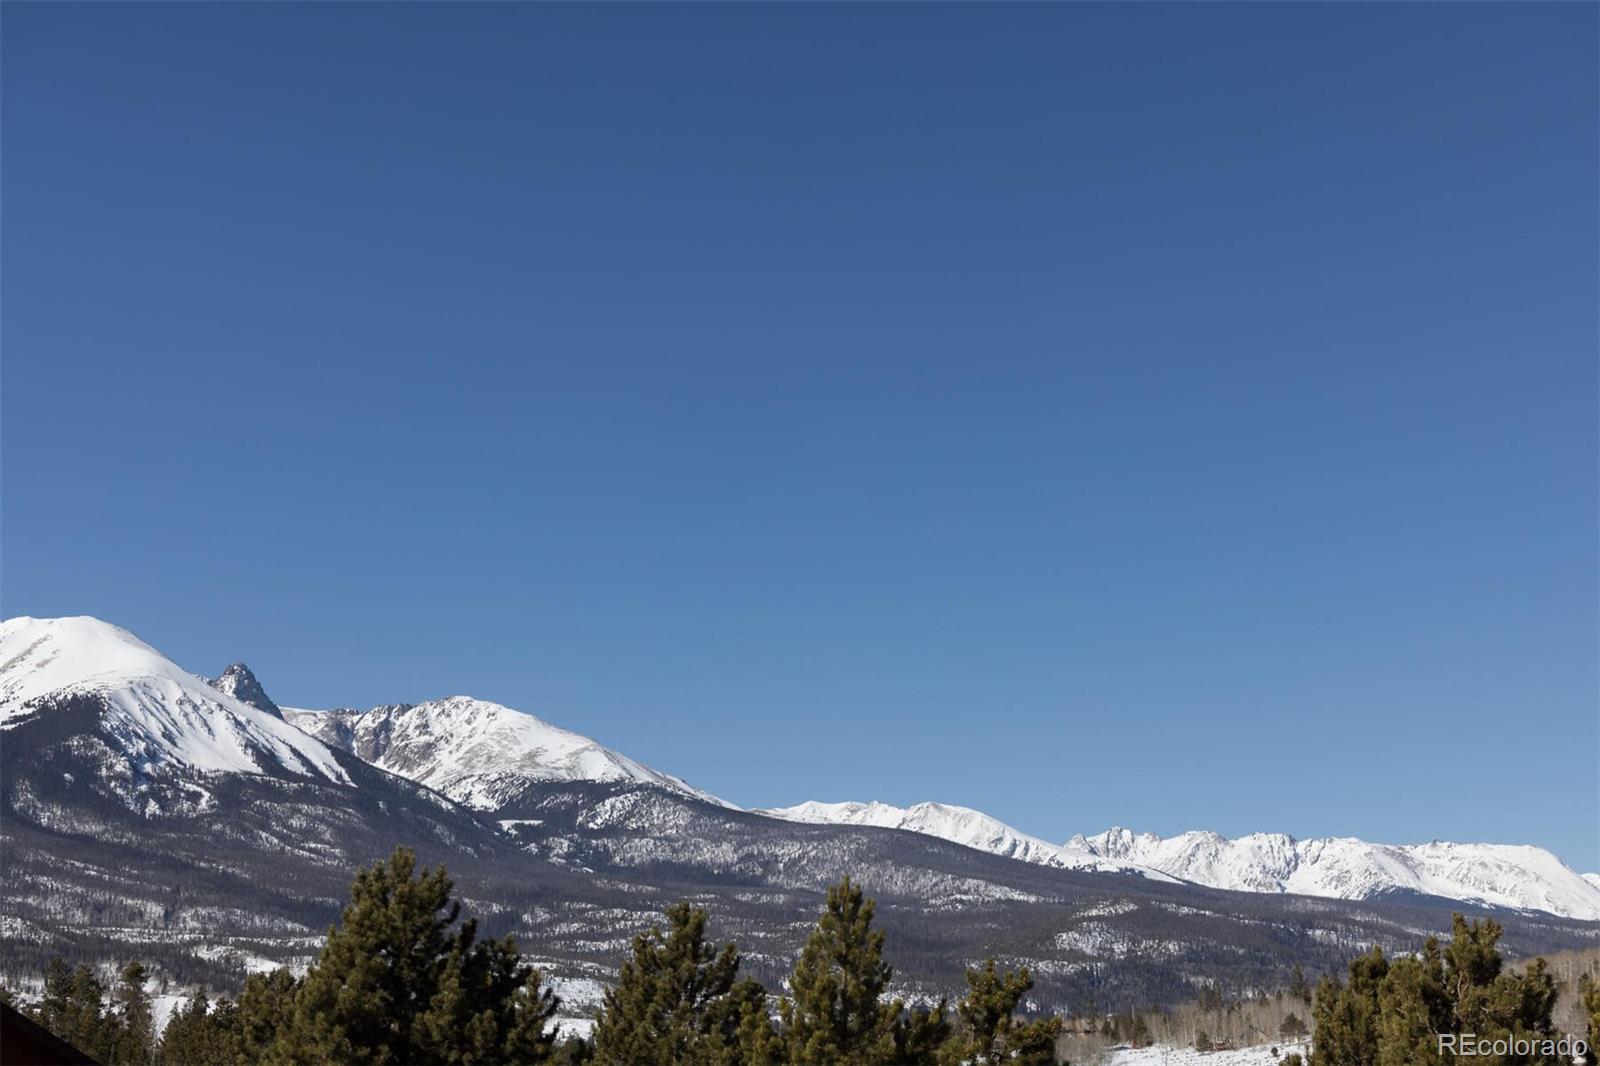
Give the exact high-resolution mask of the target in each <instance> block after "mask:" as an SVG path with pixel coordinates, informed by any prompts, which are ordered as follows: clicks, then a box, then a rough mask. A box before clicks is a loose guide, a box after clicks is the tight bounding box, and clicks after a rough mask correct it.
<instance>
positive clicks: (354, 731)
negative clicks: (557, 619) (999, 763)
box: [0, 617, 1600, 921]
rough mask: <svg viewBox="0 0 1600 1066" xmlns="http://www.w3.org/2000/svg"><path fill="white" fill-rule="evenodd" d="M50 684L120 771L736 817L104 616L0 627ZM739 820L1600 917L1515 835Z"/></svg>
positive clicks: (790, 812) (1, 701)
mask: <svg viewBox="0 0 1600 1066" xmlns="http://www.w3.org/2000/svg"><path fill="white" fill-rule="evenodd" d="M61 693H92V694H95V695H96V696H97V697H98V698H100V699H102V700H104V702H105V707H106V711H105V722H106V723H107V728H109V729H110V730H111V732H112V733H113V734H114V735H115V736H116V737H117V738H119V739H118V741H117V742H118V743H119V744H122V745H124V746H125V747H126V748H127V749H128V750H129V751H130V752H132V755H133V758H132V761H131V762H130V766H132V767H133V768H132V769H131V770H129V771H128V774H129V776H130V778H131V777H136V776H137V775H138V773H147V772H153V771H154V770H155V769H156V768H158V766H159V765H160V764H161V763H162V762H163V761H164V760H165V761H170V762H173V763H177V764H180V765H183V766H186V767H188V768H189V769H191V770H193V771H197V772H200V773H212V772H226V771H233V772H242V773H262V772H269V771H270V768H271V767H273V766H281V767H284V768H286V769H287V770H288V771H290V772H291V773H299V774H309V775H312V776H319V777H325V778H327V779H328V780H330V781H334V782H342V783H346V784H348V783H349V781H350V778H349V775H348V773H346V772H345V770H344V769H343V768H342V767H341V766H340V765H339V762H338V759H336V758H335V757H334V752H342V753H345V754H347V755H350V756H354V757H356V758H358V759H360V760H362V762H364V763H366V764H368V765H370V766H372V767H375V768H376V769H378V770H381V771H383V772H385V773H390V774H394V775H396V776H399V777H401V778H404V779H407V780H409V781H411V782H413V783H415V784H419V785H422V786H424V787H425V788H427V789H429V790H431V791H432V792H434V793H437V794H438V795H439V796H441V797H443V798H444V799H445V800H448V801H451V802H455V803H458V804H461V805H462V806H463V807H465V808H467V809H469V810H473V811H478V812H494V811H505V810H510V811H512V812H513V813H516V812H517V811H519V810H520V809H521V808H523V807H526V806H528V805H529V803H534V804H535V805H536V803H537V797H538V795H539V793H540V792H541V791H545V790H548V789H549V788H551V787H554V786H557V785H570V784H585V783H589V784H618V785H627V786H645V787H649V788H656V789H661V790H663V791H664V792H667V793H671V794H674V795H677V796H680V797H683V798H686V799H690V800H694V801H698V802H704V803H709V804H712V805H714V806H717V807H721V808H725V809H729V810H737V809H738V808H736V807H734V805H732V804H729V803H727V802H726V801H723V800H721V799H719V798H717V797H716V796H713V795H712V794H710V793H708V792H705V791H704V790H701V789H699V788H696V787H694V786H692V785H690V784H688V783H687V782H685V781H683V780H682V779H681V778H678V777H675V776H673V775H671V774H667V773H664V772H661V771H659V770H655V769H652V768H651V767H648V766H646V765H644V764H643V763H640V762H637V761H636V760H634V759H631V758H629V757H628V756H626V755H622V754H621V753H619V752H617V751H614V750H612V749H610V748H607V747H605V746H603V745H601V744H599V743H598V742H597V741H594V740H592V739H591V738H589V737H585V736H582V735H581V734H578V733H575V732H572V731H571V730H567V729H563V728H561V727H559V726H555V725H552V724H551V723H549V722H546V721H544V720H543V719H540V718H538V717H535V716H534V715H531V714H527V713H524V712H521V711H517V710H514V709H512V708H509V707H505V706H502V705H500V704H496V703H492V702H490V701H486V700H479V699H475V698H473V697H469V696H450V697H444V698H442V699H435V700H424V701H422V702H420V703H414V704H393V705H385V706H380V707H375V708H371V709H369V710H364V711H358V710H351V709H341V710H332V711H310V710H304V709H298V708H280V707H279V706H278V705H277V704H276V703H274V702H273V701H272V700H271V698H270V697H269V696H268V695H267V693H266V691H265V689H264V688H263V687H262V685H261V683H260V681H259V680H258V679H257V678H256V677H255V675H254V674H253V673H252V672H251V671H250V669H249V668H248V667H247V666H245V665H244V664H243V663H234V664H233V665H231V666H230V667H228V668H227V669H226V670H224V671H223V673H222V674H221V675H219V676H218V678H217V679H216V680H215V681H214V682H212V681H208V680H206V679H205V678H202V677H199V676H197V675H194V674H191V673H188V672H186V671H184V670H182V669H181V668H179V667H178V666H177V665H176V664H174V663H172V662H171V661H170V660H168V659H166V657H165V656H163V655H161V653H160V652H158V651H156V650H155V649H154V648H152V647H151V646H150V645H148V644H145V643H144V642H143V641H141V640H139V639H138V638H137V637H135V636H134V635H133V634H131V633H129V632H128V631H127V630H124V629H121V628H119V627H116V626H114V625H111V624H110V623H106V622H102V621H100V620H98V619H93V618H87V617H79V618H67V619H33V618H17V619H11V620H8V621H6V622H4V623H0V729H9V728H10V727H12V726H13V725H15V724H16V723H17V722H18V721H21V720H23V718H25V717H26V716H27V715H28V714H29V713H30V709H31V710H36V709H37V705H38V701H39V700H40V699H42V698H44V697H47V696H50V695H51V694H61ZM640 809H641V810H642V809H643V808H640ZM750 813H751V814H753V815H758V816H761V817H766V818H771V819H776V820H781V821H787V822H793V823H807V824H814V825H832V826H841V827H842V826H854V827H874V828H889V829H898V830H905V831H908V832H913V833H918V834H921V835H924V836H930V837H934V838H938V839H942V840H946V841H949V842H951V843H954V844H958V845H961V846H963V847H968V848H972V849H975V850H978V851H982V852H986V853H988V854H991V855H996V856H1000V857H1002V858H1007V859H1013V860H1017V861H1022V862H1027V863H1032V864H1034V865H1041V866H1047V867H1052V868H1058V869H1063V870H1072V871H1082V872H1098V873H1124V874H1127V873H1131V874H1137V875H1139V876H1142V877H1145V878H1148V879H1153V880H1157V881H1172V880H1177V881H1184V882H1189V883H1193V884H1198V885H1204V886H1207V887H1211V888H1220V889H1225V890H1230V891H1244V892H1257V893H1268V894H1282V893H1292V894H1304V895H1310V896H1320V897H1323V898H1333V899H1347V900H1362V899H1370V898H1375V897H1378V896H1381V895H1383V894H1385V893H1389V892H1397V891H1398V892H1407V893H1412V894H1416V895H1423V896H1435V897H1439V898H1444V899H1458V900H1462V901H1465V902H1471V903H1475V904H1479V905H1484V906H1491V907H1502V908H1511V909H1531V910H1540V911H1545V912H1547V913H1551V914H1556V915H1561V916H1567V917H1576V918H1579V919H1582V920H1590V921H1595V920H1600V875H1590V876H1583V875H1579V874H1577V873H1575V872H1574V871H1572V870H1570V869H1569V868H1568V867H1566V866H1565V864H1563V863H1561V861H1560V860H1559V859H1558V858H1557V857H1556V856H1554V855H1552V854H1551V853H1549V852H1548V851H1545V850H1544V849H1541V848H1536V847H1532V846H1526V845H1482V844H1451V843H1442V842H1436V843H1433V844H1427V845H1387V844H1372V843H1369V842H1366V841H1363V840H1359V839H1356V838H1344V839H1332V838H1323V839H1310V840H1296V839H1295V838H1294V837H1290V836H1288V835H1286V834H1274V833H1254V834H1249V835H1247V836H1244V837H1240V838H1237V839H1235V840H1228V839H1227V838H1224V837H1222V836H1220V835H1219V834H1216V833H1213V832H1209V831H1192V832H1189V833H1185V834H1180V835H1179V836H1176V837H1172V838H1166V839H1163V838H1160V837H1157V836H1155V835H1153V834H1138V833H1133V832H1132V831H1130V830H1124V829H1112V830H1108V831H1106V832H1105V833H1101V834H1097V835H1095V836H1093V837H1088V836H1083V835H1081V834H1080V835H1077V836H1074V837H1071V838H1069V839H1068V840H1067V841H1065V842H1064V843H1062V844H1055V843H1051V842H1049V841H1046V840H1043V839H1041V838H1038V837H1034V836H1031V835H1029V834H1026V833H1022V832H1021V831H1019V830H1016V829H1014V828H1012V827H1011V826H1009V825H1006V824H1005V823H1003V822H1001V821H999V820H998V819H995V818H993V817H991V816H989V815H987V814H985V813H983V812H982V811H978V810H975V809H973V808H968V807H958V806H954V805H949V804H941V803H932V802H929V803H921V804H917V805H914V806H912V807H909V808H902V807H896V806H893V805H890V804H884V803H876V802H874V803H833V804H829V803H816V802H810V803H802V804H798V805H796V806H793V807H786V808H768V809H756V810H752V811H751V812H750ZM513 820H516V819H513Z"/></svg>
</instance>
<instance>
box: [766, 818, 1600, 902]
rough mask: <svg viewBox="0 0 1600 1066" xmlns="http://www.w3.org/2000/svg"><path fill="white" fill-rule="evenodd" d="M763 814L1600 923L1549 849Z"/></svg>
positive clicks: (1079, 864)
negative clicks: (1059, 837)
mask: <svg viewBox="0 0 1600 1066" xmlns="http://www.w3.org/2000/svg"><path fill="white" fill-rule="evenodd" d="M757 813H760V814H766V815H769V816H772V817H775V818H784V819H788V820H790V821H797V822H812V823H818V824H825V825H871V826H883V827H887V828H892V829H905V830H909V831H911V832H915V833H925V834H927V835H929V836H936V837H939V838H941V839H944V840H949V841H951V842H953V843H957V844H963V845H965V846H967V847H969V848H977V849H978V850H980V851H987V852H990V853H992V854H995V855H1004V856H1006V857H1007V858H1013V859H1021V860H1023V861H1024V862H1032V863H1037V864H1039V865H1042V866H1055V867H1060V868H1062V869H1070V870H1099V871H1105V872H1115V873H1138V874H1143V875H1144V876H1146V877H1151V878H1156V879H1176V880H1180V881H1188V882H1191V883H1193V884H1198V885H1205V886H1207V887H1210V888H1221V889H1227V890H1229V891H1235V892H1263V893H1285V892H1287V893H1293V894H1296V895H1303V896H1322V897H1324V898H1330V899H1348V900H1364V899H1373V898H1376V897H1380V896H1383V895H1386V894H1389V893H1395V892H1408V893H1416V894H1418V895H1426V896H1439V897H1442V898H1445V899H1454V900H1461V901H1462V902H1467V903H1477V904H1480V905H1483V906H1488V907H1509V908H1514V909H1517V910H1538V911H1545V912H1548V913H1550V914H1559V915H1562V916H1564V917H1569V918H1580V919H1583V920H1585V921H1600V875H1594V874H1584V875H1580V874H1578V873H1576V872H1574V871H1573V870H1572V869H1570V868H1569V867H1567V866H1566V865H1565V864H1563V863H1562V862H1561V860H1560V859H1558V858H1556V857H1555V856H1554V855H1552V854H1551V853H1550V852H1548V851H1546V850H1544V849H1543V848H1537V847H1532V846H1526V845H1513V844H1449V843H1440V842H1435V843H1432V844H1415V845H1394V844H1370V843H1368V842H1366V841H1364V840H1356V839H1323V840H1296V839H1294V838H1293V837H1291V836H1287V835H1285V834H1283V833H1252V834H1251V835H1249V836H1244V837H1239V838H1238V839H1236V840H1228V839H1226V838H1224V837H1221V836H1219V835H1217V834H1216V833H1212V832H1204V831H1197V832H1190V833H1184V834H1182V835H1180V836H1175V837H1170V838H1166V839H1163V838H1161V837H1158V836H1155V835H1153V834H1150V833H1133V832H1131V831H1129V830H1126V829H1111V830H1108V831H1107V832H1104V833H1101V834H1100V835H1098V836H1094V837H1085V836H1083V835H1081V834H1080V835H1078V836H1074V837H1072V838H1071V839H1070V840H1068V841H1067V842H1066V843H1065V844H1051V843H1049V842H1048V841H1045V840H1041V839H1039V838H1038V837H1034V836H1029V835H1028V834H1026V833H1023V832H1021V831H1020V830H1017V829H1013V828H1012V827H1011V826H1009V825H1006V824H1005V823H1004V822H1001V821H1000V820H998V819H996V818H992V817H990V816H989V815H987V814H984V813H983V812H981V811H975V810H972V809H971V808H968V807H953V806H949V805H947V804H943V803H918V804H916V805H915V806H912V807H896V806H893V805H891V804H887V803H817V802H814V801H813V802H808V803H801V804H798V805H797V806H794V807H784V808H777V809H771V810H761V811H758V812H757Z"/></svg>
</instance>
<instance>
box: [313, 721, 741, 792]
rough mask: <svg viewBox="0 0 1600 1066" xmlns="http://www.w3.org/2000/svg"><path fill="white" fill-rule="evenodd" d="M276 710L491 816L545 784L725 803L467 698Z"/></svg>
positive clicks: (586, 740)
mask: <svg viewBox="0 0 1600 1066" xmlns="http://www.w3.org/2000/svg"><path fill="white" fill-rule="evenodd" d="M283 714H284V718H285V719H286V720H287V721H289V722H290V723H291V724H293V725H296V726H299V727H300V728H301V729H304V730H305V731H306V732H308V733H310V734H312V735H314V736H316V737H318V738H320V739H321V740H323V741H325V742H326V743H328V744H332V745H334V746H336V747H341V748H344V749H345V750H347V751H350V752H353V753H354V754H356V755H357V756H359V757H361V758H362V759H365V760H366V761H367V762H369V763H371V764H372V765H374V766H376V767H378V768H379V769H381V770H387V771H389V772H390V773H392V774H399V775H400V776H401V777H406V778H409V779H411V780H412V781H416V782H418V783H419V784H423V785H427V786H428V787H429V788H431V789H433V790H434V791H436V792H439V793H441V794H443V795H445V796H448V797H450V798H451V799H453V800H455V801H456V802H457V803H463V804H466V805H467V806H469V807H474V808H477V809H479V810H490V811H492V810H496V809H498V808H500V807H502V806H504V805H505V804H506V803H507V802H509V801H511V800H513V799H515V798H517V797H519V796H521V795H522V794H523V793H524V792H526V791H527V789H528V787H529V785H530V784H535V783H538V782H548V781H601V782H618V781H620V782H630V781H631V782H638V783H640V784H646V785H654V786H656V787H658V788H664V789H668V790H670V791H672V792H677V793H679V794H681V795H685V796H691V797H693V798H695V799H700V800H705V801H707V802H710V803H716V804H720V805H722V806H728V804H724V803H723V802H722V801H721V800H719V799H717V798H716V797H715V796H712V795H710V794H709V793H706V792H702V791H700V790H699V789H697V788H694V787H692V786H690V785H688V784H686V783H684V782H683V781H681V780H679V779H678V778H676V777H673V776H672V775H671V774H664V773H661V772H660V771H658V770H652V769H651V768H650V767H648V766H645V765H644V764H643V763H638V762H635V761H634V760H632V759H630V758H628V757H627V756H626V755H621V754H619V753H617V752H615V751H612V750H611V749H609V748H605V747H602V746H601V745H600V744H599V743H597V742H595V741H593V740H590V739H589V738H588V737H585V736H580V735H579V734H577V733H573V732H570V731H569V730H566V729H561V728H559V727H557V726H553V725H551V724H550V723H548V722H545V721H543V720H542V719H539V718H535V717H534V716H533V715H531V714H524V713H522V712H521V711H514V710H512V709H511V708H509V707H502V706H501V705H500V704H498V703H490V702H488V701H486V700H477V699H473V698H471V697H469V696H450V697H447V698H445V699H440V700H429V701H427V702H425V703H415V704H398V705H394V706H387V707H374V708H373V709H371V710H369V711H351V710H342V711H305V710H297V709H294V708H289V707H285V708H284V709H283Z"/></svg>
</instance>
